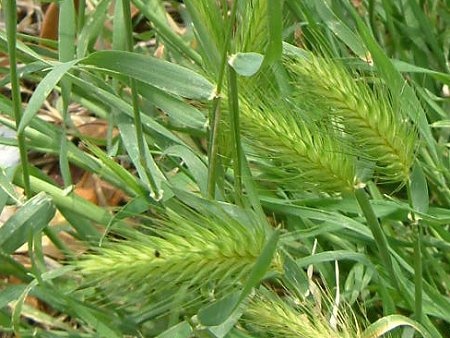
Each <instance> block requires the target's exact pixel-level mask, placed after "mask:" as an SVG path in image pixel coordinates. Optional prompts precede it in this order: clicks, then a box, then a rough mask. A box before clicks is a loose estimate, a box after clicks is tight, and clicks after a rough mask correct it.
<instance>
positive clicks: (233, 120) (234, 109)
mask: <svg viewBox="0 0 450 338" xmlns="http://www.w3.org/2000/svg"><path fill="white" fill-rule="evenodd" d="M228 106H229V110H230V114H229V117H230V128H231V134H232V139H233V147H234V154H233V157H234V158H233V167H234V188H235V193H236V196H237V198H236V200H237V201H238V204H240V201H242V165H241V158H242V148H241V136H240V128H239V98H238V83H237V76H236V71H235V70H234V69H233V68H232V67H231V66H228Z"/></svg>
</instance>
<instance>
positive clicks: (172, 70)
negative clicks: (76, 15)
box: [82, 51, 214, 100]
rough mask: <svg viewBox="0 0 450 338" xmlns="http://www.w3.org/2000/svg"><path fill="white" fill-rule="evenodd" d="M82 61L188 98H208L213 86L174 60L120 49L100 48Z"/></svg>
mask: <svg viewBox="0 0 450 338" xmlns="http://www.w3.org/2000/svg"><path fill="white" fill-rule="evenodd" d="M82 63H83V64H85V65H89V66H94V67H96V68H97V69H103V70H108V71H110V72H113V73H119V74H122V75H126V76H130V77H132V78H134V79H136V80H139V81H142V82H144V83H147V84H149V85H152V86H155V87H157V88H160V89H162V90H165V91H167V92H169V93H172V94H175V95H180V96H183V97H186V98H191V99H200V100H205V99H211V98H212V97H213V94H214V86H213V85H212V84H211V83H210V82H209V81H208V80H206V79H205V78H204V77H203V76H201V75H199V74H197V73H195V72H194V71H192V70H190V69H188V68H185V67H182V66H179V65H177V64H174V63H170V62H167V61H162V60H159V59H156V58H153V57H150V56H145V55H140V54H136V53H130V52H123V51H100V52H96V53H93V54H91V55H89V56H88V57H87V58H85V59H84V60H83V61H82Z"/></svg>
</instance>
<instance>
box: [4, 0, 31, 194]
mask: <svg viewBox="0 0 450 338" xmlns="http://www.w3.org/2000/svg"><path fill="white" fill-rule="evenodd" d="M4 6H5V19H6V34H7V37H6V40H7V44H8V56H9V71H10V77H11V91H12V102H13V109H14V117H15V120H16V127H17V129H18V130H20V128H19V125H20V123H21V122H22V121H21V120H22V118H23V116H22V99H21V96H20V84H19V77H18V74H17V52H16V41H17V26H16V23H17V10H16V1H15V0H12V1H6V2H5V4H4ZM17 139H18V143H19V152H20V160H21V163H22V167H23V179H24V189H25V194H26V196H27V197H28V198H30V197H31V189H30V178H29V172H28V154H27V148H26V143H25V137H24V135H23V133H22V132H20V131H18V132H17Z"/></svg>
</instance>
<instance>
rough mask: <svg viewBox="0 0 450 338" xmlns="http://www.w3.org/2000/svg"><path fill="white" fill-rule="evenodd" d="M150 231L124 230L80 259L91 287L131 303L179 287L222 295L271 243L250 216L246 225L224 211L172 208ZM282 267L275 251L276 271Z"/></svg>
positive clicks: (174, 290)
mask: <svg viewBox="0 0 450 338" xmlns="http://www.w3.org/2000/svg"><path fill="white" fill-rule="evenodd" d="M216 211H217V210H216ZM148 232H149V233H142V232H140V231H137V230H132V231H130V230H129V231H127V232H126V233H124V234H122V235H123V236H124V237H125V239H121V240H115V241H110V242H109V243H108V244H106V245H105V246H103V247H101V248H97V249H96V252H95V253H94V254H89V255H85V256H84V257H83V258H82V259H81V260H80V261H79V262H77V263H76V265H77V266H78V268H79V270H80V271H81V273H82V274H83V275H84V276H85V277H86V280H87V283H88V285H89V284H91V283H92V285H98V286H101V288H102V289H103V290H104V291H105V294H108V295H110V296H111V298H112V300H113V301H118V302H120V303H124V302H125V303H126V302H129V303H130V304H131V303H134V302H138V303H142V302H143V300H150V299H152V297H153V296H155V297H159V296H160V295H163V294H164V295H166V296H165V297H167V295H172V296H174V295H175V293H176V291H177V290H180V289H189V290H190V294H191V295H194V294H197V293H196V291H198V290H199V289H200V288H205V287H206V288H208V289H209V290H210V292H211V293H209V292H208V294H214V295H216V296H218V295H220V294H222V293H223V292H225V291H227V290H228V291H229V290H230V288H232V287H235V286H238V285H239V283H240V282H243V281H244V280H245V278H247V277H248V275H249V273H250V270H251V269H252V267H253V265H254V263H255V261H256V260H257V258H258V257H259V255H260V254H261V252H262V249H263V247H264V245H265V243H266V230H264V228H263V227H262V226H260V225H259V224H257V223H256V222H254V221H252V219H251V218H250V217H249V219H248V223H246V224H242V223H241V222H240V221H239V220H237V219H235V218H233V217H231V216H229V215H228V214H227V213H225V212H219V213H217V214H213V212H211V213H209V212H204V211H203V212H202V214H200V213H198V212H194V211H192V210H187V209H185V210H184V211H183V212H180V210H177V212H174V211H170V210H168V211H167V216H166V217H165V218H163V219H161V220H159V221H157V222H156V223H155V226H152V227H151V228H150V229H148ZM281 267H282V263H281V259H280V256H279V255H275V256H274V259H273V261H272V270H273V271H281V270H282V269H281ZM130 297H132V299H129V298H130ZM168 298H170V297H168Z"/></svg>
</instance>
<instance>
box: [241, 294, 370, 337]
mask: <svg viewBox="0 0 450 338" xmlns="http://www.w3.org/2000/svg"><path fill="white" fill-rule="evenodd" d="M329 317H330V316H329ZM337 317H338V318H337V322H338V328H336V329H333V328H332V326H331V325H330V318H327V315H326V314H325V313H324V309H322V308H321V306H320V304H313V303H309V302H307V301H302V300H300V299H298V298H297V297H295V296H293V295H289V296H287V297H286V298H281V297H280V296H279V295H277V294H276V293H275V292H269V291H267V290H265V292H264V290H263V291H258V293H257V294H256V295H255V296H254V297H253V298H252V299H251V301H250V302H249V305H248V308H247V311H246V312H245V315H244V323H245V324H247V325H248V326H249V328H251V329H252V330H255V331H256V332H259V333H260V334H262V335H263V337H266V336H269V337H277V338H278V337H280V338H281V337H285V338H290V337H292V338H294V337H303V338H317V337H321V338H322V337H323V338H337V337H339V338H355V337H360V336H361V334H360V330H359V326H358V324H357V322H356V319H355V317H354V315H352V314H351V311H350V312H349V311H347V310H346V309H341V310H340V311H339V312H338V316H337Z"/></svg>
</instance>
